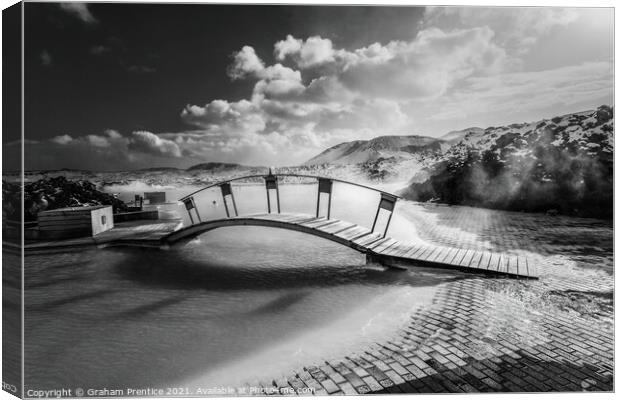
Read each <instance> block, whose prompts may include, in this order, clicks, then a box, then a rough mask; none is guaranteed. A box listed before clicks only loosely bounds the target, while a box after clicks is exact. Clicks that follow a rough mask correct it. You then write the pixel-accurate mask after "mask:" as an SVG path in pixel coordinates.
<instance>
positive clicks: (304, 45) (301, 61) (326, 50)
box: [274, 35, 335, 68]
mask: <svg viewBox="0 0 620 400" xmlns="http://www.w3.org/2000/svg"><path fill="white" fill-rule="evenodd" d="M274 53H275V56H276V58H277V59H278V60H280V61H282V60H284V59H286V58H287V57H291V58H293V59H294V60H295V62H296V63H297V65H299V67H301V68H310V67H313V66H317V65H323V64H326V63H330V62H333V61H334V54H335V53H334V48H333V45H332V41H331V40H329V39H323V38H322V37H320V36H312V37H309V38H308V39H306V40H305V41H304V40H301V39H295V38H294V37H293V36H291V35H287V37H286V40H282V41H279V42H277V43H276V44H275V46H274Z"/></svg>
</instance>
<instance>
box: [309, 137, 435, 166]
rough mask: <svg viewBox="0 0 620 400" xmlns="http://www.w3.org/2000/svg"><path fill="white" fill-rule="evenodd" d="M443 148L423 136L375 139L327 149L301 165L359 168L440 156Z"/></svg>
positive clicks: (342, 144)
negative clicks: (383, 161) (373, 164)
mask: <svg viewBox="0 0 620 400" xmlns="http://www.w3.org/2000/svg"><path fill="white" fill-rule="evenodd" d="M444 148H445V144H444V143H443V141H441V140H438V139H435V138H430V137H426V136H379V137H376V138H374V139H371V140H356V141H353V142H345V143H341V144H339V145H336V146H334V147H330V148H329V149H327V150H325V151H323V152H322V153H321V154H319V155H317V156H316V157H313V158H312V159H310V160H308V161H306V162H305V163H304V165H318V164H360V163H367V162H373V161H377V160H379V159H387V158H394V159H395V160H397V161H404V160H409V159H411V158H413V157H415V156H418V155H436V154H440V153H441V152H442V150H443V149H444Z"/></svg>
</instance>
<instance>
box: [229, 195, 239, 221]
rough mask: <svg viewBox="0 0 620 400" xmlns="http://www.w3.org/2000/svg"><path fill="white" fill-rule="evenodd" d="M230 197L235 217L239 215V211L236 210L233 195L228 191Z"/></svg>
mask: <svg viewBox="0 0 620 400" xmlns="http://www.w3.org/2000/svg"><path fill="white" fill-rule="evenodd" d="M230 198H231V199H232V203H233V209H234V210H235V217H238V216H239V212H238V211H237V203H235V195H234V194H233V193H232V192H230Z"/></svg>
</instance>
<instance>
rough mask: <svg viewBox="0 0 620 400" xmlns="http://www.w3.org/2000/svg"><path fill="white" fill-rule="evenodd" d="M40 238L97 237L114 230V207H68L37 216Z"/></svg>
mask: <svg viewBox="0 0 620 400" xmlns="http://www.w3.org/2000/svg"><path fill="white" fill-rule="evenodd" d="M37 219H38V222H39V237H41V238H47V239H62V238H69V237H80V236H95V235H97V234H99V233H101V232H105V231H107V230H110V229H112V228H114V216H113V214H112V206H86V207H66V208H57V209H55V210H49V211H42V212H40V213H39V214H38V215H37Z"/></svg>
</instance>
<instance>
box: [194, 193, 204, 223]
mask: <svg viewBox="0 0 620 400" xmlns="http://www.w3.org/2000/svg"><path fill="white" fill-rule="evenodd" d="M192 204H193V205H194V211H195V212H196V218H198V222H202V219H200V214H198V208H196V203H195V202H194V198H193V197H192ZM192 223H193V222H192Z"/></svg>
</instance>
